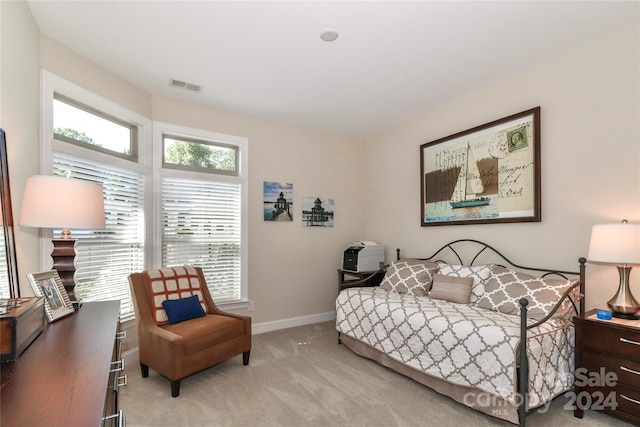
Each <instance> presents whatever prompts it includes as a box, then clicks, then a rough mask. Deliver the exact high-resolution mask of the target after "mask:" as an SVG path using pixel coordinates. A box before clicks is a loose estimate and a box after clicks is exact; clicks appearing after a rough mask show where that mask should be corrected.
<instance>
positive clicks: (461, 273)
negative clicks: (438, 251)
mask: <svg viewBox="0 0 640 427" xmlns="http://www.w3.org/2000/svg"><path fill="white" fill-rule="evenodd" d="M491 267H493V265H492V264H487V265H478V266H474V267H467V266H465V265H455V264H445V263H442V264H440V271H438V273H440V274H442V275H445V276H454V277H472V278H473V287H472V288H471V297H470V300H469V302H470V303H475V302H476V301H478V300H479V299H480V297H481V296H482V294H484V287H485V284H486V282H487V280H488V279H489V277H490V276H491Z"/></svg>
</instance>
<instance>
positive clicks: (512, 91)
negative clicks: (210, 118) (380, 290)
mask: <svg viewBox="0 0 640 427" xmlns="http://www.w3.org/2000/svg"><path fill="white" fill-rule="evenodd" d="M639 65H640V34H639V30H638V28H637V27H636V28H635V29H633V30H630V31H629V30H628V31H623V32H620V33H618V34H616V35H615V36H612V37H610V38H608V39H606V40H602V41H600V42H598V43H597V44H595V45H592V46H588V47H586V48H583V49H581V50H579V51H577V52H573V53H571V54H570V55H566V56H564V57H561V58H556V59H555V60H553V61H550V62H548V63H543V64H539V65H538V66H536V67H534V68H532V69H530V70H528V71H527V72H525V73H522V74H519V75H515V76H512V77H511V78H509V79H506V80H502V81H497V82H492V83H490V84H487V85H485V86H483V87H478V88H477V89H476V90H475V91H473V92H469V93H467V94H465V95H464V96H461V97H459V98H456V99H452V100H451V101H450V102H448V103H446V104H443V105H440V106H439V107H438V108H435V109H432V110H430V111H425V112H424V113H423V114H421V115H420V116H419V117H415V118H411V120H408V121H407V122H406V123H405V124H404V125H402V126H399V127H398V128H396V129H393V130H390V131H389V132H387V133H386V134H385V135H383V136H380V137H378V138H375V139H372V140H371V141H368V142H367V147H368V148H369V150H368V151H369V153H368V157H367V160H368V163H367V164H368V168H367V169H368V172H369V174H368V177H367V179H366V180H365V182H366V183H367V187H366V191H365V193H366V194H367V197H366V199H365V201H364V206H365V211H366V212H367V213H368V214H367V217H366V222H365V233H364V234H365V235H366V236H367V238H372V239H374V240H379V241H381V242H383V243H384V244H385V245H387V248H388V252H391V250H389V249H392V248H396V247H399V248H402V249H403V253H404V254H405V255H407V256H421V255H422V256H427V255H429V254H430V252H431V251H434V250H436V249H438V248H439V247H440V246H441V245H442V244H444V243H447V242H448V241H451V240H454V239H458V238H475V239H479V240H482V241H486V242H487V243H489V244H491V245H492V246H494V247H496V248H497V249H498V250H500V251H502V252H503V253H505V254H508V255H511V256H512V259H513V261H515V262H517V263H520V264H524V265H531V266H536V265H540V266H548V267H554V268H558V269H572V270H573V269H577V267H578V264H577V259H578V258H579V257H582V256H584V257H586V256H587V250H588V245H589V236H590V233H591V226H592V225H593V224H596V223H601V222H618V221H620V220H621V219H623V218H627V219H628V220H629V221H640V83H639V82H640V68H639ZM538 105H539V106H540V107H541V126H542V130H541V138H542V139H541V154H542V161H541V167H542V172H541V174H542V222H540V223H519V224H484V225H456V226H431V227H420V158H419V147H420V145H421V144H423V143H426V142H429V141H432V140H436V139H438V138H441V137H445V136H448V135H451V134H454V133H456V132H459V131H463V130H466V129H470V128H472V127H474V126H477V125H481V124H484V123H487V122H490V121H492V120H496V119H499V118H502V117H506V116H508V115H511V114H515V113H518V112H521V111H524V110H527V109H529V108H532V107H535V106H538ZM382 201H384V203H383V202H382ZM636 270H638V268H636ZM587 273H588V274H587V279H588V280H587V292H586V294H587V298H586V304H587V308H594V307H602V308H605V307H606V301H607V300H608V299H609V298H611V297H612V296H613V294H614V293H615V290H616V289H617V284H618V273H617V270H616V269H615V268H613V267H609V268H607V267H601V266H596V265H592V264H588V265H587ZM639 279H640V271H633V272H632V280H631V282H632V284H633V286H632V288H633V291H634V293H635V295H636V296H640V287H639V286H638V283H640V280H639Z"/></svg>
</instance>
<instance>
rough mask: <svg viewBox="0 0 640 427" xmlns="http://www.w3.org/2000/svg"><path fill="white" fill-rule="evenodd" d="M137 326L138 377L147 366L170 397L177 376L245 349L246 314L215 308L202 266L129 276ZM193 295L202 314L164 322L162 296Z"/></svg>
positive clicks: (176, 392) (245, 353)
mask: <svg viewBox="0 0 640 427" xmlns="http://www.w3.org/2000/svg"><path fill="white" fill-rule="evenodd" d="M129 284H130V286H131V295H132V297H133V304H134V309H135V315H136V323H137V328H138V349H139V355H140V369H141V371H142V377H143V378H146V377H148V376H149V368H151V369H153V370H154V371H156V372H158V373H160V374H161V375H164V376H165V377H167V378H168V379H169V380H170V381H171V396H173V397H177V396H178V395H179V394H180V380H181V379H182V378H185V377H187V376H189V375H191V374H193V373H195V372H198V371H201V370H203V369H206V368H208V367H210V366H213V365H215V364H218V363H220V362H223V361H225V360H227V359H230V358H231V357H233V356H235V355H238V354H240V353H242V361H243V364H244V365H248V364H249V355H250V353H251V317H248V316H241V315H237V314H231V313H227V312H224V311H221V310H219V309H218V308H217V307H216V305H215V304H214V302H213V299H212V298H211V294H210V293H209V290H208V288H207V284H206V281H205V279H204V275H203V274H202V269H200V268H199V267H174V268H161V269H156V270H146V271H144V272H142V273H133V274H131V275H130V276H129ZM192 295H198V299H199V301H200V305H201V306H202V308H203V309H204V312H205V315H204V316H202V317H196V318H193V319H190V320H185V321H182V322H179V323H174V324H170V323H169V322H168V318H167V315H166V312H165V311H164V309H163V306H162V301H164V300H167V299H177V298H184V297H187V296H192Z"/></svg>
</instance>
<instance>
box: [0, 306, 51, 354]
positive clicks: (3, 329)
mask: <svg viewBox="0 0 640 427" xmlns="http://www.w3.org/2000/svg"><path fill="white" fill-rule="evenodd" d="M0 304H1V305H0V361H2V362H4V361H9V360H15V359H17V358H18V356H20V355H21V354H22V352H23V351H25V350H26V348H27V347H29V345H30V344H31V343H32V342H33V340H35V339H36V338H37V337H38V335H40V334H41V333H42V331H43V329H44V298H12V299H5V300H0Z"/></svg>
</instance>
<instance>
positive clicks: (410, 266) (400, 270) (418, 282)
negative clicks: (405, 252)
mask: <svg viewBox="0 0 640 427" xmlns="http://www.w3.org/2000/svg"><path fill="white" fill-rule="evenodd" d="M438 268H439V265H438V264H437V263H435V262H433V261H423V260H418V259H405V258H403V259H400V260H397V261H394V262H392V263H391V265H390V266H389V269H388V270H387V272H386V273H385V275H384V279H382V282H381V283H380V287H381V288H382V289H386V290H388V291H392V292H397V293H399V294H408V295H416V296H424V295H427V293H428V292H429V288H430V287H431V282H432V281H433V275H434V273H436V272H437V271H438Z"/></svg>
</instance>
